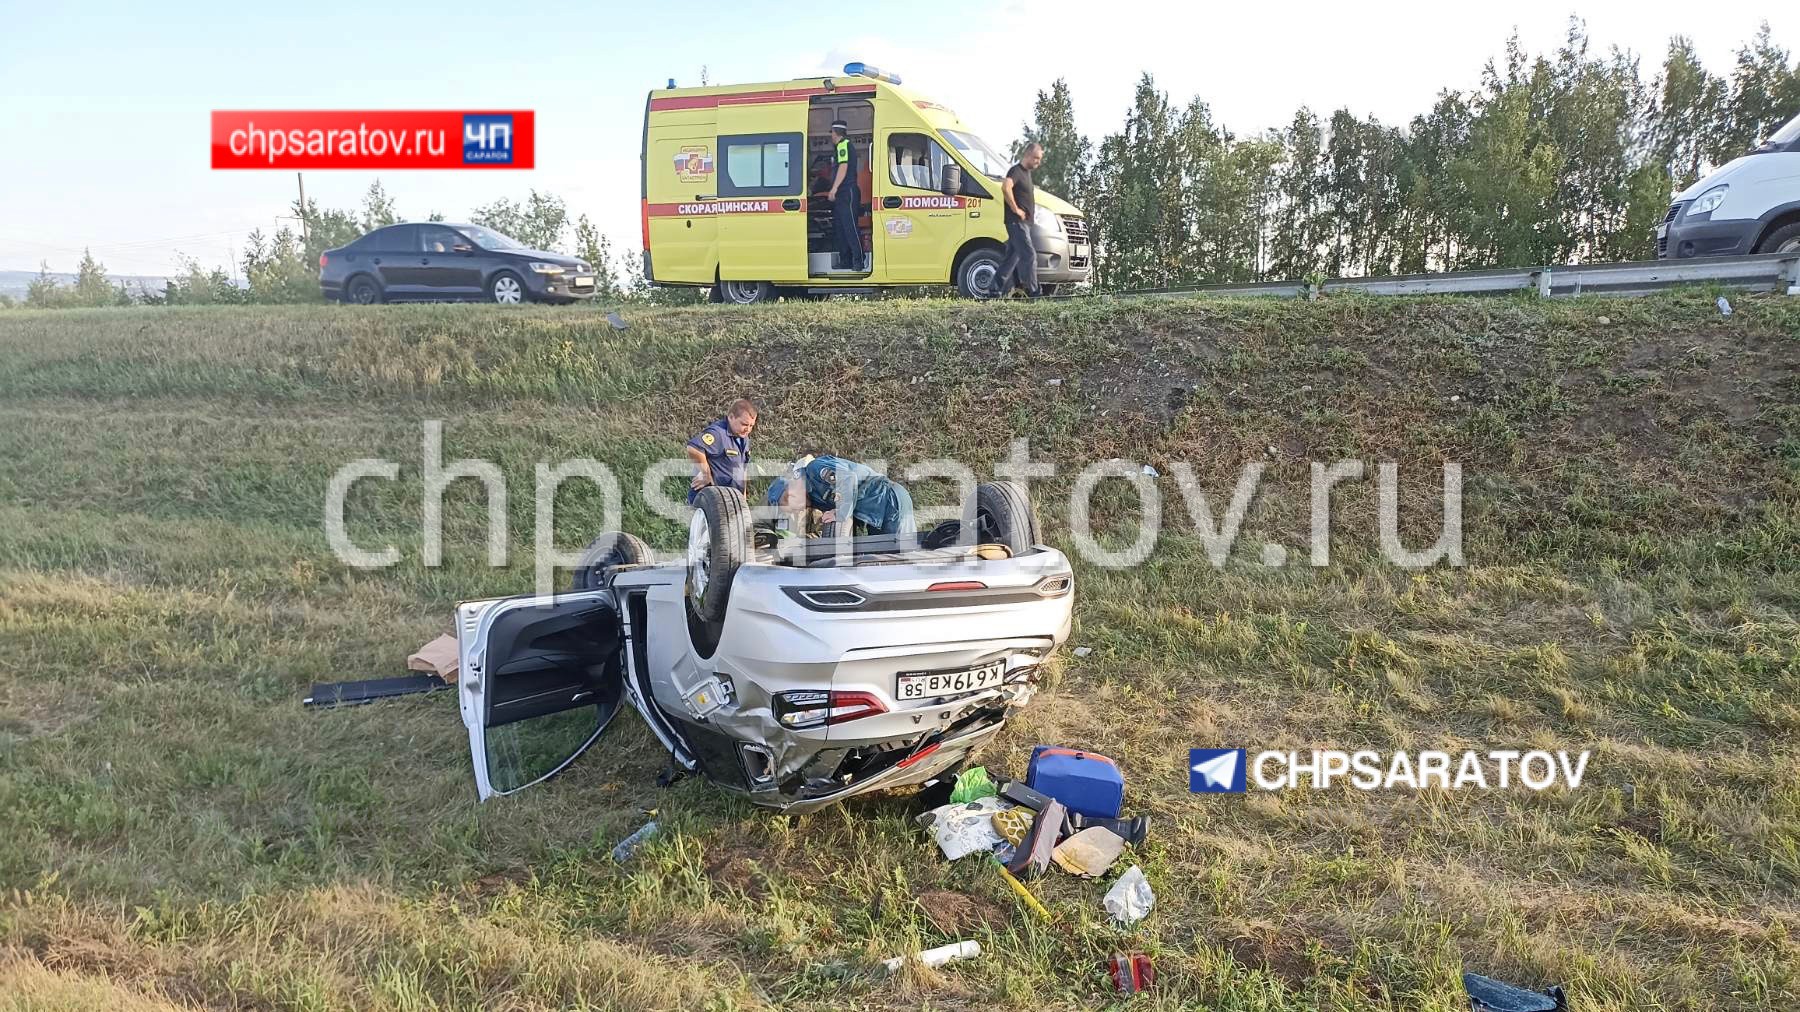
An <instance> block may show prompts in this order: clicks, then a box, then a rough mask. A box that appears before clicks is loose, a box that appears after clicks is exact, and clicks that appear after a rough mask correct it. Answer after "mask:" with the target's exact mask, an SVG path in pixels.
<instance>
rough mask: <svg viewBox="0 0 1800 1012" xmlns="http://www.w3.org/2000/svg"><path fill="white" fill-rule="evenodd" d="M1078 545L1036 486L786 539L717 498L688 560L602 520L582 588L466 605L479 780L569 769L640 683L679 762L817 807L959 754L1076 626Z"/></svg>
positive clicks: (466, 713) (768, 799)
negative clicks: (874, 524) (1054, 541)
mask: <svg viewBox="0 0 1800 1012" xmlns="http://www.w3.org/2000/svg"><path fill="white" fill-rule="evenodd" d="M1073 600H1074V578H1073V574H1072V572H1071V570H1070V567H1069V561H1068V559H1067V558H1065V557H1064V556H1063V554H1062V553H1061V552H1059V551H1057V550H1056V549H1054V548H1049V547H1047V546H1045V545H1044V544H1042V538H1041V536H1040V535H1039V530H1038V522H1037V517H1036V514H1035V512H1034V511H1033V510H1032V508H1031V505H1030V502H1029V500H1028V498H1027V497H1026V494H1025V490H1024V489H1023V488H1022V487H1021V486H1019V485H1017V484H1014V483H1012V482H986V483H983V484H981V485H978V486H977V487H976V490H975V495H974V497H973V499H972V500H971V501H970V502H969V503H967V504H965V507H964V510H963V519H962V520H960V521H958V520H951V521H946V522H945V523H942V524H939V525H937V526H936V527H934V528H932V529H931V530H930V531H928V532H923V533H920V534H916V535H915V534H901V535H876V536H864V537H854V538H853V537H844V538H842V539H839V538H815V539H798V538H787V539H779V538H778V537H777V536H776V535H775V533H774V532H772V531H769V530H765V529H761V528H758V527H757V526H755V525H754V524H753V523H752V521H751V514H750V510H749V507H748V504H747V503H746V501H745V499H744V497H743V495H742V494H741V493H739V492H737V491H735V490H732V489H720V488H707V489H704V490H703V491H702V492H701V494H700V497H699V501H698V503H697V509H696V512H695V515H694V523H693V526H692V528H691V530H690V547H689V551H688V555H687V558H686V559H684V560H679V561H675V562H671V563H665V564H661V565H656V564H652V563H651V562H650V553H649V550H648V549H647V548H646V547H645V546H644V543H643V542H642V541H640V540H638V539H637V538H635V537H632V536H631V535H629V534H608V535H604V536H602V537H601V538H599V539H597V540H596V542H595V545H594V547H593V548H592V549H591V550H590V553H589V555H588V558H587V560H586V561H585V562H584V565H583V566H582V567H581V568H580V569H579V570H577V572H576V574H575V589H574V590H573V591H571V592H568V593H563V594H557V595H553V596H548V597H545V596H525V597H514V598H505V599H501V600H490V601H475V602H470V603H467V604H463V605H460V606H458V608H457V637H458V643H459V649H460V653H461V666H462V682H461V686H460V689H459V698H460V702H461V707H462V716H463V723H464V724H466V725H467V726H468V729H469V747H470V750H471V751H472V753H473V757H474V765H475V782H476V786H477V789H478V790H479V792H480V795H481V797H482V798H484V799H485V798H488V797H491V796H493V795H496V794H510V793H512V792H514V791H517V790H521V789H523V788H525V787H527V786H530V785H531V784H534V783H537V782H540V781H542V780H544V779H547V778H549V777H550V776H553V775H555V774H556V773H558V772H560V771H561V770H563V769H565V768H567V766H568V765H569V764H570V763H571V762H573V761H574V760H575V758H576V757H577V756H578V755H580V754H581V752H582V751H583V750H585V749H586V748H587V747H588V746H590V745H592V744H593V743H594V742H595V741H596V740H597V739H598V738H599V737H600V735H601V733H602V732H603V731H604V730H605V729H606V727H607V724H608V723H609V722H610V721H611V720H612V718H613V716H614V715H616V714H617V712H618V711H619V709H620V706H621V704H622V703H624V702H626V701H629V702H630V703H631V705H632V706H633V707H634V708H636V710H637V711H638V713H639V714H640V715H642V716H643V718H644V720H645V721H646V722H647V723H648V724H649V725H650V728H651V729H652V730H653V731H654V732H655V734H656V737H657V738H658V739H659V740H660V741H661V742H662V743H663V745H664V746H666V747H667V748H668V750H669V753H670V755H671V756H672V758H673V761H674V764H675V766H677V767H678V768H680V769H681V770H685V771H699V772H701V773H703V774H704V775H705V776H706V777H707V779H709V780H711V781H712V782H713V783H715V784H718V785H719V786H721V787H724V788H727V789H729V790H734V791H739V792H742V793H744V794H747V795H748V796H749V797H750V798H751V800H753V801H755V802H757V803H759V804H765V805H771V806H775V807H779V808H783V809H786V810H789V811H795V812H805V811H811V810H813V809H816V808H819V807H822V806H824V805H827V804H830V803H832V802H834V801H841V800H843V799H844V798H847V797H851V796H854V795H857V794H862V793H865V792H868V791H874V790H880V789H884V788H889V787H899V786H904V785H908V784H917V783H921V782H924V781H926V780H929V779H931V778H932V777H934V776H936V775H937V774H939V773H941V772H943V771H944V770H947V769H951V768H954V767H956V766H958V765H960V764H961V763H962V762H963V760H964V759H965V758H966V757H967V756H968V754H969V753H970V752H971V751H972V750H973V749H975V748H976V747H978V746H979V745H981V744H982V743H983V742H984V741H986V740H987V739H988V738H990V737H991V736H992V735H993V734H994V733H995V732H996V731H998V730H999V728H1000V727H1001V725H1002V724H1003V723H1004V722H1005V721H1006V718H1007V716H1008V715H1009V713H1010V712H1011V711H1012V710H1013V708H1015V707H1018V706H1022V705H1024V704H1025V703H1026V702H1028V701H1029V700H1030V699H1031V697H1032V695H1033V693H1034V692H1035V691H1036V684H1037V679H1038V671H1039V666H1040V665H1041V664H1042V663H1043V662H1044V660H1045V659H1046V658H1047V657H1048V656H1049V655H1050V654H1051V653H1052V652H1053V651H1054V650H1055V649H1056V648H1057V647H1058V646H1059V645H1061V644H1062V642H1063V641H1064V640H1065V639H1067V638H1068V635H1069V622H1070V614H1071V609H1072V606H1073Z"/></svg>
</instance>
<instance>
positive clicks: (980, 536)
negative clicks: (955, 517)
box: [965, 481, 1044, 555]
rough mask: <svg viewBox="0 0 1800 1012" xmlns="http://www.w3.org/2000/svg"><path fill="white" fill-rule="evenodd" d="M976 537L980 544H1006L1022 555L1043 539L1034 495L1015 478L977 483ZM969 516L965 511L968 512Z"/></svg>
mask: <svg viewBox="0 0 1800 1012" xmlns="http://www.w3.org/2000/svg"><path fill="white" fill-rule="evenodd" d="M972 505H973V509H972V510H970V511H968V512H972V513H973V514H974V520H975V532H976V536H975V540H976V542H977V543H978V544H994V545H1005V546H1006V547H1007V548H1008V549H1009V550H1011V551H1012V553H1013V554H1014V555H1022V554H1024V553H1025V552H1028V551H1030V550H1031V546H1033V545H1035V544H1038V543H1040V542H1042V541H1043V540H1044V537H1043V533H1042V532H1041V531H1040V529H1039V526H1038V516H1037V511H1036V510H1034V509H1032V508H1031V496H1030V495H1029V494H1028V493H1027V492H1026V491H1025V486H1023V485H1021V484H1019V483H1018V482H1016V481H984V482H982V483H981V484H979V485H976V486H975V501H974V503H973V504H972ZM965 515H966V514H965Z"/></svg>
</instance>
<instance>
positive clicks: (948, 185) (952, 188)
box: [943, 165, 962, 197]
mask: <svg viewBox="0 0 1800 1012" xmlns="http://www.w3.org/2000/svg"><path fill="white" fill-rule="evenodd" d="M943 184H944V185H943V191H944V194H945V195H946V196H950V197H954V196H956V195H957V194H959V193H961V192H962V166H960V165H946V166H944V178H943Z"/></svg>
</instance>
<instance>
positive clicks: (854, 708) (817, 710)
mask: <svg viewBox="0 0 1800 1012" xmlns="http://www.w3.org/2000/svg"><path fill="white" fill-rule="evenodd" d="M886 712H887V704H885V703H883V702H882V701H881V700H880V698H878V697H877V696H876V695H875V694H874V693H872V692H826V691H823V690H820V689H798V690H795V691H793V692H783V693H780V694H779V695H777V696H776V697H775V717H776V719H777V720H779V721H781V725H782V726H783V727H791V728H795V729H800V728H808V727H827V726H829V725H831V724H842V723H844V722H846V721H851V720H861V719H862V718H864V717H873V716H875V715H876V714H878V713H886Z"/></svg>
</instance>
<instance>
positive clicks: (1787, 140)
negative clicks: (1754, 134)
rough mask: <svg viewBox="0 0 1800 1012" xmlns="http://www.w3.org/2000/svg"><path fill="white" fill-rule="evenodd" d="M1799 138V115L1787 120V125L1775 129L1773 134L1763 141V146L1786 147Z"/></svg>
mask: <svg viewBox="0 0 1800 1012" xmlns="http://www.w3.org/2000/svg"><path fill="white" fill-rule="evenodd" d="M1796 139H1800V116H1795V117H1794V118H1793V119H1791V120H1788V121H1787V125H1786V126H1784V127H1782V128H1781V129H1780V130H1777V131H1775V134H1774V136H1772V137H1770V138H1769V139H1768V140H1767V141H1765V142H1764V143H1763V147H1765V148H1767V147H1778V148H1779V147H1786V146H1787V145H1789V144H1792V143H1794V141H1795V140H1796Z"/></svg>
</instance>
